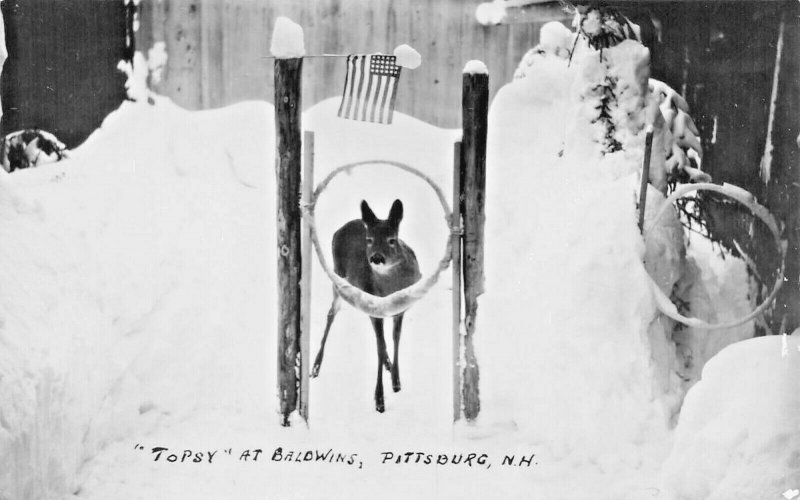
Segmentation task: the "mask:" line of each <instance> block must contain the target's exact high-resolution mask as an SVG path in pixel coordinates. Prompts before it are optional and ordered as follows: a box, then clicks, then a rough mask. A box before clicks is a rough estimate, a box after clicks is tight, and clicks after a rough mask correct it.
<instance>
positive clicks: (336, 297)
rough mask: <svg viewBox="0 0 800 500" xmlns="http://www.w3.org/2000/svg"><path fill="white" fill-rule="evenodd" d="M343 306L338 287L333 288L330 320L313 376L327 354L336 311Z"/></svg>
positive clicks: (312, 371)
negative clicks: (329, 335) (326, 350)
mask: <svg viewBox="0 0 800 500" xmlns="http://www.w3.org/2000/svg"><path fill="white" fill-rule="evenodd" d="M341 307H342V298H341V297H339V294H338V293H337V292H336V288H335V287H334V289H333V302H331V308H330V309H329V310H328V322H327V323H326V324H325V333H324V334H323V335H322V342H321V343H320V345H319V351H318V352H317V357H316V359H315V360H314V367H313V368H312V369H311V376H312V377H316V376H318V375H319V369H320V366H321V365H322V357H323V356H324V355H325V342H327V341H328V333H329V332H330V331H331V325H332V324H333V319H334V318H335V317H336V313H338V312H339V309H340V308H341Z"/></svg>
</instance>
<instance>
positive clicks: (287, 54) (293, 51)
mask: <svg viewBox="0 0 800 500" xmlns="http://www.w3.org/2000/svg"><path fill="white" fill-rule="evenodd" d="M269 51H270V53H271V54H272V55H273V56H275V57H277V58H278V59H293V58H297V57H303V56H304V55H306V48H305V40H304V38H303V28H302V27H301V26H300V25H299V24H297V23H295V22H294V21H292V20H291V19H289V18H288V17H283V16H279V17H278V18H277V19H276V20H275V27H274V28H273V31H272V43H271V44H270V47H269Z"/></svg>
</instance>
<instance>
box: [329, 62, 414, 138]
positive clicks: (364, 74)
mask: <svg viewBox="0 0 800 500" xmlns="http://www.w3.org/2000/svg"><path fill="white" fill-rule="evenodd" d="M396 59H397V58H396V57H395V56H386V55H381V54H373V55H350V56H347V76H346V77H345V81H344V93H343V94H342V104H341V105H340V106H339V118H349V119H351V120H361V121H365V122H373V123H385V124H391V123H392V114H393V113H394V102H395V98H396V97H397V82H398V81H399V80H400V66H398V65H397V64H395V61H396Z"/></svg>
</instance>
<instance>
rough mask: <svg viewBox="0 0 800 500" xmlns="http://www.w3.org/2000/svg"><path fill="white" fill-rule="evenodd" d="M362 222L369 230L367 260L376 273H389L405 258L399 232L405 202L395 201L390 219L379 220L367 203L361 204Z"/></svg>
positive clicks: (390, 212) (390, 211)
mask: <svg viewBox="0 0 800 500" xmlns="http://www.w3.org/2000/svg"><path fill="white" fill-rule="evenodd" d="M361 220H362V221H363V222H364V226H365V227H366V229H367V241H366V245H367V260H369V264H370V266H371V267H372V269H373V270H374V271H375V272H378V273H387V272H389V270H391V269H392V268H393V267H394V266H396V265H397V264H399V263H400V262H401V261H402V259H403V258H404V254H403V252H402V249H401V246H400V242H399V240H398V239H397V230H398V228H399V226H400V221H401V220H403V202H401V201H400V200H394V203H392V208H391V209H390V210H389V218H388V219H386V220H383V219H378V218H377V217H376V216H375V213H374V212H373V211H372V209H371V208H369V205H368V204H367V202H366V201H362V202H361Z"/></svg>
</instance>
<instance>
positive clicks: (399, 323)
mask: <svg viewBox="0 0 800 500" xmlns="http://www.w3.org/2000/svg"><path fill="white" fill-rule="evenodd" d="M402 328H403V314H398V315H397V316H395V317H394V322H393V325H392V339H393V340H394V361H393V362H392V390H394V392H399V391H400V363H399V362H398V353H399V352H400V330H401V329H402Z"/></svg>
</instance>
